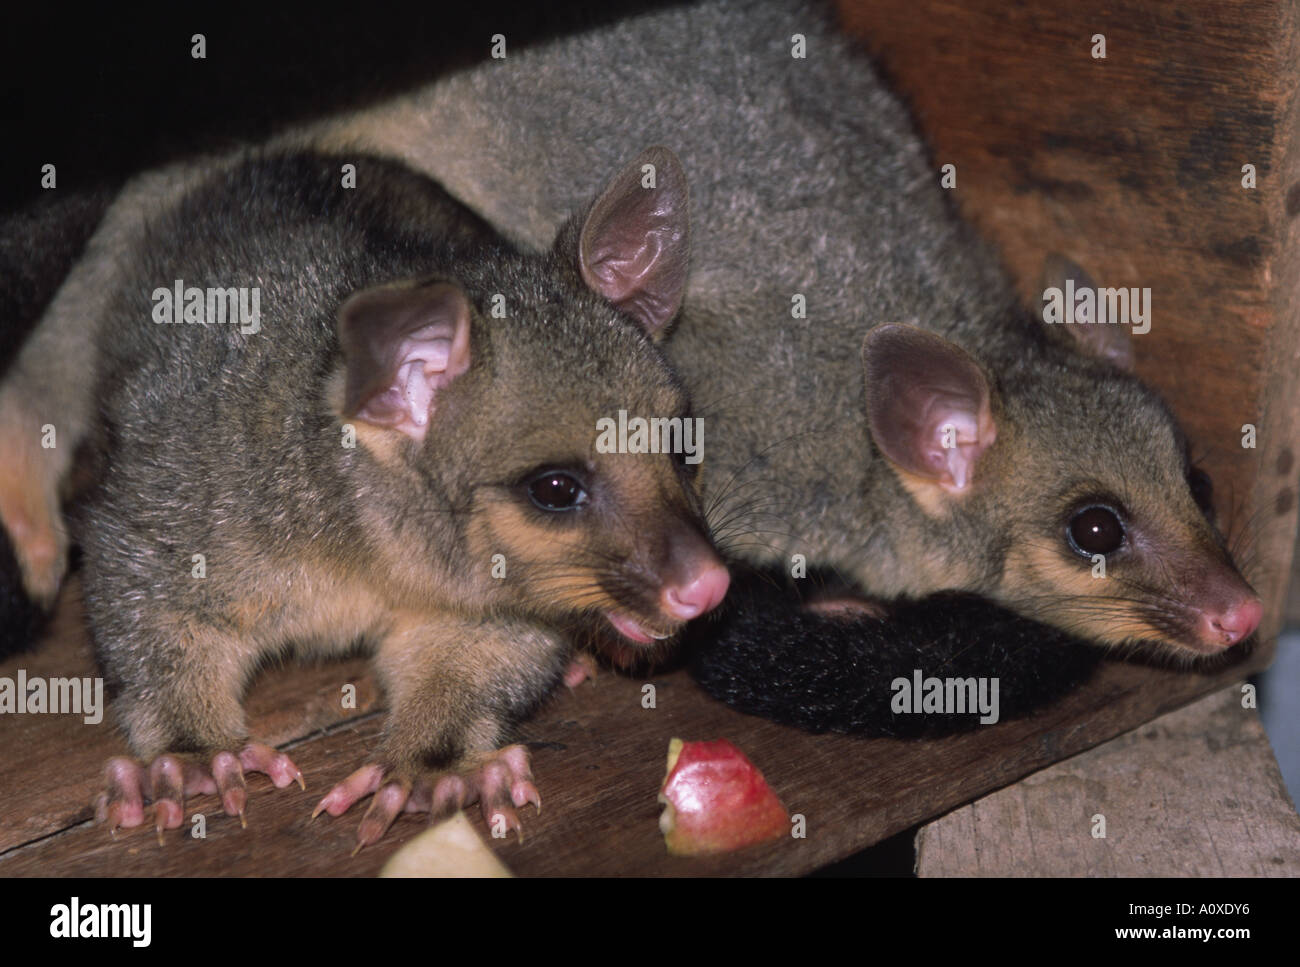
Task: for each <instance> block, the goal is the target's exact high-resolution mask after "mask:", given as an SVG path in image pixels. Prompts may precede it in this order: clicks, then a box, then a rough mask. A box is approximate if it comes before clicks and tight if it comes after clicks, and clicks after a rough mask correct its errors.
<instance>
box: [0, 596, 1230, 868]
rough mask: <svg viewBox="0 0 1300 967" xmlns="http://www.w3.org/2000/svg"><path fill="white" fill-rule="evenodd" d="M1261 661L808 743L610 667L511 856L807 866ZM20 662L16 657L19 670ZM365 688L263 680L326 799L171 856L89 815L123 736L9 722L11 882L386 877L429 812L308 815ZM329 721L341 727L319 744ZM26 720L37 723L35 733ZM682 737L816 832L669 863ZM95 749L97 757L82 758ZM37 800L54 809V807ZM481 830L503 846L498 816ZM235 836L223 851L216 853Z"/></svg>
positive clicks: (543, 750)
mask: <svg viewBox="0 0 1300 967" xmlns="http://www.w3.org/2000/svg"><path fill="white" fill-rule="evenodd" d="M65 605H66V607H65V609H64V610H65V614H63V615H62V616H61V630H62V632H63V633H64V634H69V633H71V634H81V632H80V629H79V626H78V624H77V621H78V615H77V614H76V613H75V612H76V601H75V600H72V599H69V600H68V601H67V602H65ZM77 648H84V639H82V640H81V641H80V643H77V642H74V643H73V646H72V647H71V648H69V645H68V644H67V643H60V642H49V643H47V645H46V646H45V647H44V648H43V649H42V650H41V651H40V652H38V653H37V654H36V655H32V656H28V657H27V658H26V659H23V662H26V663H27V664H26V667H28V670H29V671H30V672H32V673H35V669H37V668H39V669H44V670H46V671H47V672H48V670H49V669H51V668H53V669H55V670H56V671H57V672H58V673H63V674H67V673H69V671H70V670H69V668H68V667H67V666H66V665H60V664H59V661H58V660H57V659H58V655H59V654H60V653H62V654H72V653H75V652H76V649H77ZM61 650H62V651H61ZM23 662H20V664H22V663H23ZM37 662H43V663H42V664H37ZM1250 667H1252V663H1251V662H1247V663H1244V664H1242V665H1239V666H1237V667H1236V668H1235V669H1234V668H1225V669H1222V670H1220V671H1219V672H1217V673H1213V674H1211V673H1204V672H1175V671H1168V670H1163V669H1157V668H1148V667H1144V666H1139V665H1131V664H1124V663H1118V662H1108V663H1105V664H1104V665H1103V666H1102V668H1101V671H1100V672H1099V674H1098V676H1097V677H1096V678H1095V679H1094V680H1093V681H1092V682H1091V683H1089V684H1088V685H1087V686H1085V687H1084V688H1082V689H1081V690H1080V691H1078V692H1077V693H1075V694H1073V695H1071V696H1069V697H1068V698H1067V699H1066V700H1065V701H1063V702H1061V703H1060V704H1059V705H1057V706H1056V707H1054V708H1052V709H1048V710H1045V711H1044V712H1043V713H1041V714H1039V715H1037V716H1035V717H1033V718H1030V719H1026V720H1022V721H1018V722H1002V723H999V724H998V725H996V726H991V727H988V728H984V729H980V730H978V731H976V732H974V733H971V734H967V735H962V736H955V737H952V738H948V739H942V740H938V741H932V742H901V741H891V740H883V739H881V740H861V739H853V738H848V737H845V736H814V735H806V734H804V733H800V732H797V731H795V730H793V729H789V728H785V727H783V726H778V725H774V724H772V723H769V722H765V721H762V720H759V719H754V718H750V717H748V716H744V715H740V714H739V713H736V712H733V711H732V710H730V709H728V708H726V707H724V706H722V705H719V704H718V703H716V702H714V701H712V700H711V699H709V698H708V697H707V696H705V695H704V694H703V693H702V692H701V691H700V690H699V689H698V688H697V687H696V686H695V685H694V683H693V682H691V681H690V679H689V677H688V676H687V675H686V674H685V672H683V671H680V670H678V671H672V672H668V673H665V674H663V675H661V676H657V677H655V678H653V679H650V681H651V682H653V683H654V684H655V686H656V695H657V702H656V707H655V708H654V709H645V708H642V706H641V699H642V686H643V685H644V684H645V682H644V681H642V680H639V679H632V678H625V677H622V676H619V675H615V674H612V673H604V674H602V675H601V676H600V677H599V679H598V680H597V682H596V683H595V684H588V685H583V686H582V687H580V688H579V689H578V690H577V691H576V692H574V693H568V692H567V691H564V690H561V694H559V695H557V696H556V697H555V698H554V699H553V700H552V701H551V702H550V703H549V704H548V705H547V706H546V707H545V708H544V709H543V710H542V711H541V712H540V714H539V715H538V716H537V717H536V718H535V719H534V720H532V721H530V722H528V723H526V725H525V727H524V728H523V730H522V737H523V739H524V740H526V741H529V742H530V743H532V744H533V746H534V749H535V752H534V769H535V772H536V775H537V779H538V785H539V788H540V790H541V793H542V797H543V801H544V803H545V809H544V810H543V811H542V813H541V815H540V816H532V815H525V816H524V821H525V829H526V833H527V838H526V840H525V842H524V843H523V844H522V845H518V844H515V843H497V844H494V845H495V846H496V848H497V850H498V852H499V854H500V855H501V857H502V859H503V860H504V862H505V863H506V864H507V865H508V866H510V867H511V869H513V870H514V871H515V872H517V873H521V874H532V875H542V874H552V875H554V874H584V875H621V874H629V873H635V874H641V875H717V874H802V873H807V872H811V871H813V870H815V869H818V868H820V867H822V866H824V865H826V864H828V863H831V862H834V861H836V860H839V859H842V858H844V857H846V856H849V855H851V854H852V853H855V852H857V851H859V850H861V849H863V848H865V847H867V846H869V845H871V844H873V843H875V842H878V841H879V840H881V839H884V838H885V837H887V836H890V835H892V834H894V833H896V832H899V831H900V830H903V829H907V828H909V827H911V826H914V825H916V824H918V823H920V822H923V821H924V820H926V819H930V818H933V817H935V816H938V815H940V814H942V813H944V812H946V811H948V810H950V809H952V808H953V807H955V806H958V805H960V804H963V803H966V802H969V801H971V800H972V799H974V798H976V797H978V796H981V795H984V794H985V793H987V792H989V791H991V790H993V789H996V788H999V787H1001V786H1004V785H1006V784H1008V783H1011V782H1014V781H1016V780H1017V779H1020V778H1021V777H1023V776H1025V775H1028V774H1029V773H1031V772H1034V771H1035V770H1038V769H1041V768H1043V767H1044V766H1046V765H1049V764H1051V763H1053V762H1056V761H1058V760H1059V759H1061V758H1063V757H1065V756H1069V755H1073V754H1074V753H1076V752H1079V751H1081V750H1083V749H1086V748H1089V747H1090V746H1093V745H1095V744H1097V743H1099V742H1103V741H1105V740H1106V739H1109V738H1111V737H1112V736H1114V735H1117V734H1119V733H1121V732H1125V731H1127V730H1129V729H1131V728H1133V727H1134V726H1135V725H1137V724H1139V723H1141V722H1143V721H1145V720H1147V719H1148V718H1150V717H1151V716H1153V715H1159V714H1162V713H1164V712H1166V711H1169V710H1172V709H1174V708H1176V707H1178V706H1179V705H1181V704H1183V703H1185V702H1187V701H1189V700H1190V699H1192V698H1193V697H1195V696H1196V695H1198V694H1201V693H1202V692H1204V691H1205V690H1207V689H1211V688H1215V687H1221V686H1222V685H1225V684H1227V683H1229V682H1232V681H1236V680H1239V679H1240V678H1241V677H1242V676H1243V675H1244V674H1245V670H1246V669H1248V668H1250ZM12 669H13V663H12V662H11V663H9V664H8V665H6V666H5V674H12V673H13V670H12ZM356 680H359V679H358V678H357V666H356V665H354V664H350V663H339V664H336V665H323V666H319V667H317V668H314V669H307V670H306V671H305V672H304V669H302V668H300V667H298V666H286V667H284V668H280V669H275V670H272V671H271V672H269V673H268V674H267V675H265V676H263V678H262V679H261V680H259V682H258V683H257V685H256V686H255V687H254V689H253V692H252V695H251V696H250V699H249V707H250V710H252V713H253V714H252V715H251V721H252V722H253V723H254V728H255V729H258V730H259V731H268V730H265V729H263V726H264V724H266V723H275V722H283V721H289V722H294V721H296V720H298V719H301V722H302V723H303V724H301V725H298V726H290V727H288V728H287V729H286V728H284V727H283V726H276V727H277V728H281V730H282V731H287V732H289V733H292V734H294V735H297V736H307V737H308V738H306V739H305V740H303V741H300V742H297V743H293V742H291V743H290V744H289V745H290V747H291V748H292V749H293V750H294V756H295V760H296V761H297V762H298V764H299V765H300V766H301V767H302V769H303V771H304V773H305V774H306V777H307V782H308V789H309V791H308V792H307V793H302V792H300V791H298V790H297V789H296V788H290V789H288V790H280V791H273V790H271V788H270V784H269V782H268V781H267V780H265V779H264V778H262V777H253V778H252V780H251V781H250V788H251V790H252V796H251V798H250V803H249V812H248V815H249V820H250V824H249V828H248V829H247V830H240V829H239V826H238V822H237V821H235V820H232V819H229V818H227V817H225V816H223V815H221V814H220V812H219V810H216V809H215V808H214V807H215V803H216V800H215V798H213V797H207V798H200V799H198V800H196V801H194V802H193V803H192V804H191V805H190V810H189V812H191V813H192V812H194V811H200V812H203V813H204V814H205V815H206V816H207V820H208V838H207V839H206V840H204V841H195V840H189V839H187V838H185V837H183V836H181V835H179V834H178V833H174V834H173V835H172V836H171V837H170V839H169V842H168V843H167V845H166V846H165V847H163V848H161V849H160V848H159V847H158V845H157V843H156V842H155V841H154V838H153V831H152V830H151V829H136V830H129V831H124V832H123V833H121V834H120V835H119V837H118V839H117V841H110V840H109V838H108V836H107V834H106V833H105V832H104V830H103V829H102V828H100V827H96V826H94V825H92V824H90V823H89V822H87V821H86V820H87V819H88V817H89V811H88V809H87V808H86V807H85V805H84V804H85V803H88V802H89V801H90V799H91V796H92V795H93V793H94V790H95V786H96V782H97V777H98V774H99V769H100V765H101V761H100V760H101V757H102V756H103V755H106V754H110V752H112V751H118V749H117V748H116V747H114V748H112V749H110V748H109V746H111V745H112V743H111V742H108V741H107V740H106V739H105V738H102V737H99V736H98V735H97V734H95V733H91V734H90V738H89V739H88V738H87V731H88V727H84V726H82V727H70V726H69V725H68V723H67V722H65V721H63V719H62V717H60V716H51V715H43V716H28V717H21V718H20V717H11V716H3V717H0V730H3V731H0V743H3V747H4V748H6V749H19V750H21V748H22V746H23V744H25V743H32V744H33V746H34V747H35V748H39V749H41V750H43V751H42V752H40V753H37V754H30V753H27V752H22V751H19V753H18V755H17V757H13V758H11V757H10V756H6V757H5V761H4V768H5V769H6V770H7V771H6V772H5V773H4V774H3V776H0V781H4V783H5V788H6V789H8V790H10V791H11V792H12V795H10V796H7V797H6V801H5V804H4V806H3V809H2V810H0V813H2V814H3V820H4V823H5V827H4V828H5V829H6V830H10V831H11V832H10V839H9V843H10V844H12V843H14V841H15V839H16V838H19V837H21V839H22V842H24V843H26V844H27V845H22V846H13V847H12V848H9V849H8V850H7V851H6V852H4V853H3V854H0V876H19V875H53V874H60V875H63V874H80V875H86V876H119V875H151V876H182V875H229V876H267V875H296V874H311V875H369V874H373V873H375V872H377V871H378V869H379V867H380V866H382V864H383V861H384V860H385V859H386V858H387V857H388V856H389V855H390V854H391V853H392V852H393V851H394V850H395V849H396V848H397V847H398V846H400V845H401V844H402V843H404V842H405V841H406V840H407V839H409V837H410V836H411V835H413V834H414V833H416V832H418V831H419V830H420V829H422V828H423V823H422V821H421V819H420V818H419V817H414V816H406V817H403V818H402V819H400V820H399V821H398V824H397V826H396V827H395V828H394V830H393V831H392V832H390V835H389V836H388V837H387V838H386V839H385V840H384V841H383V842H382V843H380V844H379V846H377V847H376V848H374V849H371V850H367V851H365V852H363V853H362V854H361V855H360V856H359V857H357V858H352V857H350V856H349V853H350V850H351V845H352V843H353V837H354V835H355V829H356V823H357V821H359V818H360V813H358V814H357V815H356V816H349V817H345V818H343V819H337V820H335V819H328V818H324V817H322V818H321V819H319V820H317V821H316V822H315V823H308V821H307V818H308V816H309V815H310V812H311V808H312V807H313V806H314V804H315V802H316V801H317V799H318V797H319V796H320V795H322V794H323V793H324V791H325V790H326V789H327V788H328V787H329V785H330V784H332V783H333V782H336V781H338V780H339V779H341V778H343V777H344V776H345V775H347V774H348V772H350V771H351V770H352V769H353V768H355V767H356V766H357V765H358V764H360V763H361V762H362V761H364V759H365V757H366V754H367V752H368V751H369V750H371V749H373V747H374V744H375V742H374V740H375V736H376V735H377V733H378V729H379V728H380V721H381V719H380V717H379V716H369V717H367V716H366V715H365V714H364V713H357V714H356V715H355V716H354V717H353V719H352V721H351V722H347V721H344V720H343V719H342V716H341V715H340V713H338V711H337V695H338V690H339V688H340V687H341V685H342V684H343V683H344V682H346V681H356ZM359 681H361V682H364V679H360V680H359ZM331 715H332V716H334V718H333V721H332V723H331V722H330V721H328V719H329V716H331ZM286 717H287V718H286ZM19 723H21V724H19ZM329 724H334V725H336V726H337V728H336V730H335V731H332V732H330V733H328V734H325V735H320V734H319V729H321V728H323V727H325V726H326V725H329ZM16 728H20V729H24V730H28V731H24V732H23V733H22V735H21V738H20V737H19V735H18V733H16V732H15V731H14V730H15V729H16ZM43 730H49V734H48V735H47V734H43ZM674 736H680V737H682V738H686V739H710V738H718V737H726V738H729V739H731V740H732V741H733V742H735V743H736V744H737V745H739V746H740V747H741V748H742V749H744V750H745V752H746V754H747V755H749V756H750V758H751V759H752V760H753V761H754V762H755V763H756V764H757V765H758V766H759V768H761V769H762V770H763V772H764V774H765V775H766V776H767V778H768V781H769V782H770V783H771V785H772V786H773V788H774V789H775V790H776V792H777V793H778V795H780V796H781V798H782V800H783V801H784V802H785V804H786V806H787V807H788V808H789V809H790V810H791V811H792V812H799V813H802V814H803V815H804V816H805V817H806V819H807V828H808V835H807V838H806V839H801V840H794V839H791V840H788V841H781V842H778V843H775V844H772V845H769V846H764V847H758V848H755V849H752V850H748V851H744V852H741V853H737V854H733V855H730V856H724V857H716V858H706V859H675V858H672V857H669V856H667V855H666V853H665V851H664V847H663V842H662V838H661V836H660V834H659V831H658V815H659V806H658V804H657V803H656V795H657V792H658V788H659V783H660V781H661V780H662V777H663V770H664V757H665V754H666V751H667V747H668V741H669V739H671V738H672V737H674ZM114 741H118V740H114ZM83 743H84V744H85V745H86V746H88V747H91V748H87V749H82V748H79V746H80V745H82V744H83ZM33 797H35V798H33ZM34 804H36V805H37V806H39V812H38V813H35V814H33V812H32V811H33V808H34ZM473 819H474V822H475V824H476V825H477V826H478V828H479V829H480V831H481V833H482V835H483V836H484V837H485V838H487V836H488V832H487V829H486V826H485V825H484V824H483V822H482V819H481V817H479V816H477V815H475V816H474V817H473ZM216 844H222V846H223V848H222V849H219V850H215V849H204V847H205V846H212V845H216Z"/></svg>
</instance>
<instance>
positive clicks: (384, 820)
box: [352, 779, 411, 856]
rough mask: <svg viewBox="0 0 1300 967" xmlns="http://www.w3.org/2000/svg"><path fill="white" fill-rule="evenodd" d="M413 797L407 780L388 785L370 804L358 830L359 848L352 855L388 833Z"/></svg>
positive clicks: (376, 794) (399, 780)
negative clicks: (408, 800)
mask: <svg viewBox="0 0 1300 967" xmlns="http://www.w3.org/2000/svg"><path fill="white" fill-rule="evenodd" d="M410 796H411V783H410V782H409V781H407V780H405V779H398V780H394V781H393V782H390V783H388V784H387V785H385V786H384V787H383V788H382V789H380V790H379V791H378V792H377V793H375V798H374V799H372V800H371V802H370V808H369V809H367V810H366V814H365V815H364V816H362V817H361V826H360V827H359V828H358V829H357V847H356V849H354V850H353V851H352V855H353V856H356V855H357V853H359V852H361V850H362V849H363V848H365V847H367V846H372V845H374V844H375V843H377V842H379V840H380V839H381V838H382V837H383V835H384V833H386V832H388V828H389V827H390V826H392V825H393V821H394V820H396V819H397V815H398V813H400V812H401V811H402V809H403V807H405V806H406V801H407V799H409V798H410Z"/></svg>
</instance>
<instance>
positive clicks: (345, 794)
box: [311, 763, 384, 819]
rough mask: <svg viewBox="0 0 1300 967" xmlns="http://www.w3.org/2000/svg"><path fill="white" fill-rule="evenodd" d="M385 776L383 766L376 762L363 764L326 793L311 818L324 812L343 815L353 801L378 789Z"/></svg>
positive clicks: (363, 797)
mask: <svg viewBox="0 0 1300 967" xmlns="http://www.w3.org/2000/svg"><path fill="white" fill-rule="evenodd" d="M383 778H384V767H383V766H381V765H378V764H375V763H372V764H371V765H365V766H362V767H361V768H360V769H358V770H357V771H356V772H354V773H352V775H350V776H348V777H347V778H346V779H344V780H343V781H342V782H340V783H339V784H338V785H336V786H335V787H334V788H333V789H331V790H330V791H329V792H327V793H326V794H325V796H324V798H322V799H321V801H320V802H319V803H318V804H317V806H316V808H315V809H314V810H313V811H312V814H311V818H312V819H315V818H316V817H317V816H319V815H320V814H321V813H322V812H327V813H329V814H330V815H331V816H342V815H343V814H344V813H345V812H347V811H348V810H349V809H351V808H352V804H353V803H355V802H357V801H358V800H361V799H365V798H366V796H369V795H370V794H371V793H373V792H374V791H375V790H376V789H378V788H379V783H380V782H382V781H383Z"/></svg>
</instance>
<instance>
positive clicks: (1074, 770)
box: [916, 684, 1300, 876]
mask: <svg viewBox="0 0 1300 967" xmlns="http://www.w3.org/2000/svg"><path fill="white" fill-rule="evenodd" d="M1241 699H1242V693H1241V686H1240V685H1239V684H1238V685H1233V686H1231V687H1229V688H1227V689H1225V690H1223V691H1221V692H1218V693H1217V694H1214V695H1210V696H1208V697H1206V698H1203V699H1202V700H1201V701H1199V702H1197V703H1195V704H1194V705H1190V706H1188V707H1187V708H1184V709H1180V710H1179V711H1177V712H1172V713H1170V714H1169V715H1165V716H1163V717H1161V718H1159V719H1156V720H1155V721H1154V722H1151V723H1149V724H1147V725H1144V726H1142V727H1141V728H1139V729H1136V730H1134V731H1132V732H1129V733H1128V734H1127V735H1124V736H1121V737H1120V738H1117V739H1114V740H1113V741H1111V742H1107V743H1106V744H1105V745H1102V746H1099V747H1098V748H1095V749H1092V750H1091V751H1089V752H1085V753H1083V754H1082V755H1077V756H1074V757H1073V758H1071V759H1067V760H1066V761H1064V762H1060V763H1058V764H1056V765H1054V766H1052V767H1051V768H1050V769H1044V770H1043V771H1042V772H1038V773H1035V774H1034V775H1032V776H1029V777H1028V778H1027V779H1024V780H1022V781H1021V782H1018V783H1016V784H1015V785H1014V786H1011V787H1009V788H1007V789H1003V790H1001V791H1000V792H996V793H994V794H993V795H991V796H986V797H984V798H983V799H980V800H978V801H976V802H973V803H971V804H970V805H969V806H966V807H964V808H962V809H958V810H956V811H954V812H951V813H949V814H948V815H947V816H944V817H943V818H942V819H940V820H938V821H936V822H933V823H930V824H929V825H928V826H926V827H924V828H923V829H922V830H921V831H920V833H919V834H918V835H917V841H916V853H917V860H916V871H917V874H918V875H920V876H1300V815H1297V814H1296V809H1295V804H1294V803H1293V802H1292V801H1291V798H1290V796H1288V795H1287V791H1286V787H1285V786H1284V785H1283V783H1282V774H1281V772H1279V770H1278V767H1277V760H1276V759H1274V758H1273V750H1272V749H1271V748H1270V746H1269V743H1268V736H1267V735H1265V734H1264V728H1263V726H1262V725H1261V724H1260V721H1259V715H1258V713H1256V712H1255V710H1254V709H1253V708H1250V709H1243V708H1242V701H1241ZM1097 815H1100V816H1103V817H1105V833H1106V835H1105V838H1104V839H1103V838H1094V836H1093V828H1094V821H1093V817H1094V816H1097Z"/></svg>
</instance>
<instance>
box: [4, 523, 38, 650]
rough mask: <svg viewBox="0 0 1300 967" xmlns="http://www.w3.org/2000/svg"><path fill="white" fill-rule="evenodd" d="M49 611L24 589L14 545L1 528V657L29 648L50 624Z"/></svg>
mask: <svg viewBox="0 0 1300 967" xmlns="http://www.w3.org/2000/svg"><path fill="white" fill-rule="evenodd" d="M50 614H51V612H49V611H45V610H44V609H42V608H40V607H38V606H37V605H36V604H35V603H33V602H32V600H31V599H30V598H29V597H28V596H27V592H26V591H24V590H23V584H22V574H21V572H20V571H19V570H18V561H17V559H16V558H15V557H14V549H13V545H12V544H10V542H9V535H8V534H7V533H5V531H4V529H3V528H0V659H4V658H7V657H9V656H10V655H16V654H18V653H19V652H23V651H28V650H30V649H31V647H32V646H33V645H34V644H35V643H36V641H37V639H38V638H39V637H40V634H41V632H42V631H43V630H44V629H45V627H46V625H47V624H49V620H50Z"/></svg>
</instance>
